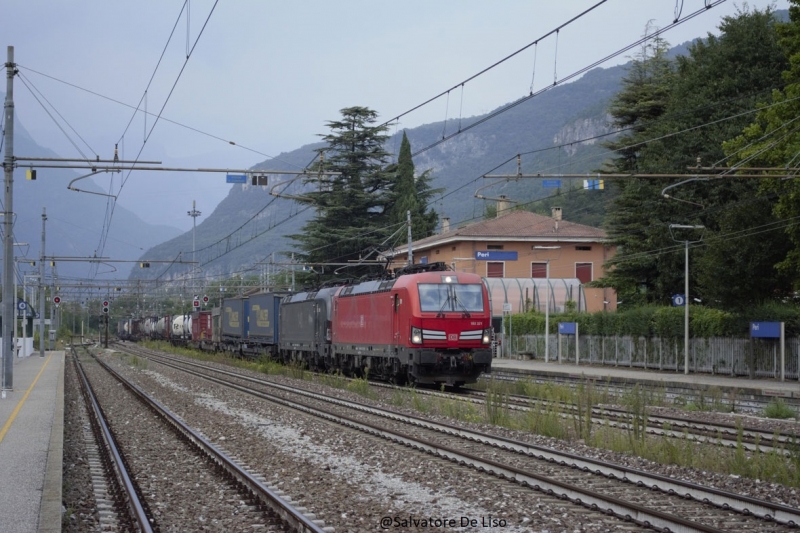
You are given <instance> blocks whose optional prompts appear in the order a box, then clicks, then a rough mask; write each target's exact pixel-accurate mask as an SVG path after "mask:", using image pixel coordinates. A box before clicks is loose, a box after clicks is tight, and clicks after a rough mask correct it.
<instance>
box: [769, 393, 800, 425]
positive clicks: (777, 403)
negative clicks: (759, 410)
mask: <svg viewBox="0 0 800 533" xmlns="http://www.w3.org/2000/svg"><path fill="white" fill-rule="evenodd" d="M764 416H766V417H767V418H779V419H783V420H785V419H787V418H795V417H796V414H795V412H794V409H792V408H791V407H789V406H788V405H786V402H785V401H784V400H783V398H773V399H772V400H770V402H769V403H768V404H767V406H766V407H765V408H764Z"/></svg>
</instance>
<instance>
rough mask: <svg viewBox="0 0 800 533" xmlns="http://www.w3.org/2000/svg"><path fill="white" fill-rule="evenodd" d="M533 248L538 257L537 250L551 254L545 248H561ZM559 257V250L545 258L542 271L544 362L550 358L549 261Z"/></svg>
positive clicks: (552, 247)
mask: <svg viewBox="0 0 800 533" xmlns="http://www.w3.org/2000/svg"><path fill="white" fill-rule="evenodd" d="M533 249H534V250H536V251H537V252H536V256H537V258H538V255H539V250H541V253H543V254H546V255H551V254H550V252H547V250H561V246H534V247H533ZM559 257H561V252H560V251H559V252H558V256H557V257H555V258H548V259H545V262H546V263H545V271H544V280H545V303H544V362H545V363H547V362H549V360H550V261H552V260H553V259H558V258H559Z"/></svg>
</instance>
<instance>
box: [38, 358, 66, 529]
mask: <svg viewBox="0 0 800 533" xmlns="http://www.w3.org/2000/svg"><path fill="white" fill-rule="evenodd" d="M65 359H66V356H65V355H62V356H61V358H60V360H61V362H60V366H61V370H60V372H59V375H58V386H57V390H56V408H55V412H54V413H53V427H52V430H51V431H50V446H49V447H48V453H47V466H46V468H45V477H44V488H43V490H42V504H41V506H40V508H39V533H60V531H61V508H62V501H61V500H62V489H63V487H62V482H63V481H62V474H63V472H62V465H63V456H64V365H65Z"/></svg>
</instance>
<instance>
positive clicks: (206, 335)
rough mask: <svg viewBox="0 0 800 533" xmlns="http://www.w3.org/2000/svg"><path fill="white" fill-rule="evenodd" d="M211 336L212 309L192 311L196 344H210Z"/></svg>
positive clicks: (193, 333) (193, 338) (193, 334)
mask: <svg viewBox="0 0 800 533" xmlns="http://www.w3.org/2000/svg"><path fill="white" fill-rule="evenodd" d="M211 336H212V332H211V311H195V312H194V313H192V342H193V343H194V344H200V343H205V344H210V343H211ZM201 347H202V346H201Z"/></svg>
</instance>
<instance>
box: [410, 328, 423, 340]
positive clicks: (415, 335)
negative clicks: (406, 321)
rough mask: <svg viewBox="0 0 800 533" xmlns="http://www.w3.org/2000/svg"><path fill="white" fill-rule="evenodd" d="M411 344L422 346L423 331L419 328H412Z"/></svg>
mask: <svg viewBox="0 0 800 533" xmlns="http://www.w3.org/2000/svg"><path fill="white" fill-rule="evenodd" d="M411 343H412V344H422V330H421V329H419V328H415V327H413V326H412V327H411Z"/></svg>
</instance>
